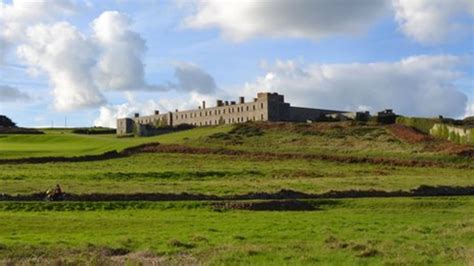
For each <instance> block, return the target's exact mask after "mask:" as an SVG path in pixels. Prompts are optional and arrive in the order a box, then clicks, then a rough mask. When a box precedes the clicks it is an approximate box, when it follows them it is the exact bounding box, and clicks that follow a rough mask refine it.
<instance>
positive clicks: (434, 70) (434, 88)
mask: <svg viewBox="0 0 474 266" xmlns="http://www.w3.org/2000/svg"><path fill="white" fill-rule="evenodd" d="M463 64H464V61H463V59H461V58H458V57H455V56H447V55H441V56H413V57H408V58H405V59H403V60H401V61H398V62H392V63H386V62H377V63H370V64H360V63H353V64H316V63H315V64H300V63H296V62H293V61H286V62H282V61H277V62H276V63H275V65H273V66H271V67H270V68H268V69H267V70H268V72H267V74H266V75H265V76H263V77H260V78H258V79H257V80H256V81H254V82H252V83H247V84H246V85H245V89H244V92H245V94H246V96H250V97H253V96H254V95H255V93H257V92H259V91H276V92H279V93H283V94H285V96H286V97H287V99H288V100H289V102H290V103H292V104H296V105H302V106H311V107H321V108H331V109H346V110H360V109H361V108H363V109H366V110H370V111H378V110H382V109H385V108H393V109H394V110H395V111H396V112H398V113H401V114H406V115H420V116H436V115H439V114H441V115H445V116H453V117H458V116H461V115H463V114H464V112H465V108H466V102H467V96H466V95H465V94H463V93H462V92H460V91H458V90H457V89H456V87H455V85H454V82H455V81H456V80H457V79H458V78H459V77H460V76H461V72H459V71H458V70H457V68H458V67H459V66H461V65H463Z"/></svg>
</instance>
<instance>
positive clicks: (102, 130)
mask: <svg viewBox="0 0 474 266" xmlns="http://www.w3.org/2000/svg"><path fill="white" fill-rule="evenodd" d="M115 132H116V130H115V129H113V128H107V127H90V128H75V129H73V130H72V133H75V134H86V135H99V134H115Z"/></svg>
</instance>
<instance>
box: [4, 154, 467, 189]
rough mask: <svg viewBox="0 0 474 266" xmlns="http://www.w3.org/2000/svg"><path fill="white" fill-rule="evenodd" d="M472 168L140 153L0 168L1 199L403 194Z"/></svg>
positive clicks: (463, 175) (454, 180)
mask: <svg viewBox="0 0 474 266" xmlns="http://www.w3.org/2000/svg"><path fill="white" fill-rule="evenodd" d="M473 176H474V169H456V168H430V169H426V168H420V167H391V166H384V165H372V164H342V163H335V162H327V161H317V160H298V159H293V160H275V159H273V160H270V161H254V160H253V159H252V158H246V157H241V156H227V155H213V154H209V155H199V154H194V155H193V154H140V155H135V156H132V157H127V158H121V159H114V160H107V161H96V162H81V163H46V164H20V165H0V193H1V192H3V193H9V194H16V193H36V192H41V191H45V190H46V189H47V188H48V187H50V186H51V185H53V184H56V183H59V184H61V185H62V187H63V188H64V189H65V190H66V191H67V192H69V193H92V192H100V193H135V192H176V193H179V192H191V193H204V194H218V195H225V194H240V193H248V192H256V191H267V192H275V191H278V190H280V189H283V188H284V189H293V190H298V191H304V192H313V193H314V192H324V191H328V190H331V189H336V190H346V189H384V190H398V189H404V190H408V189H411V188H416V187H418V186H419V185H421V184H426V185H451V186H467V185H472V184H473V178H472V177H473Z"/></svg>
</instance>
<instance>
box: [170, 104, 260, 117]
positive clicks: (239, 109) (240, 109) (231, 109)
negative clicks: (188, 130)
mask: <svg viewBox="0 0 474 266" xmlns="http://www.w3.org/2000/svg"><path fill="white" fill-rule="evenodd" d="M256 108H257V107H256V106H255V104H254V105H252V111H255V110H256ZM260 108H261V109H263V103H261V104H260ZM245 110H246V111H250V106H246V108H245ZM236 111H237V112H244V107H243V106H237V107H229V108H228V111H227V112H228V113H229V114H230V113H234V112H236ZM225 113H226V109H222V114H225ZM210 115H221V109H216V110H214V114H213V112H212V111H211V110H209V111H204V116H210ZM202 116H203V111H199V117H202ZM189 117H190V118H195V117H198V113H197V112H196V113H190V114H189ZM180 118H181V119H187V118H188V114H181V115H178V114H176V115H175V119H180Z"/></svg>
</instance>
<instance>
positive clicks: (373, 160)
mask: <svg viewBox="0 0 474 266" xmlns="http://www.w3.org/2000/svg"><path fill="white" fill-rule="evenodd" d="M127 152H129V153H130V154H132V153H140V152H156V153H187V154H220V155H230V156H245V157H247V158H254V159H256V160H261V161H264V160H289V159H303V160H324V161H332V162H341V163H370V164H382V165H391V166H405V167H451V166H452V165H451V164H449V163H443V162H439V161H426V160H405V159H396V158H384V157H356V156H342V155H327V154H305V153H274V152H249V151H241V150H231V149H222V148H220V149H216V148H207V147H189V146H183V145H177V144H170V145H156V144H154V145H142V146H141V147H136V148H133V149H130V150H129V151H127ZM456 167H459V168H473V167H474V165H472V164H467V163H466V164H456Z"/></svg>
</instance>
